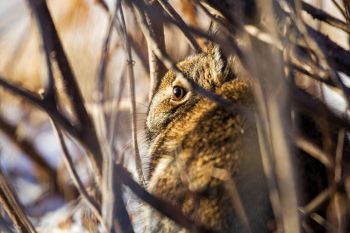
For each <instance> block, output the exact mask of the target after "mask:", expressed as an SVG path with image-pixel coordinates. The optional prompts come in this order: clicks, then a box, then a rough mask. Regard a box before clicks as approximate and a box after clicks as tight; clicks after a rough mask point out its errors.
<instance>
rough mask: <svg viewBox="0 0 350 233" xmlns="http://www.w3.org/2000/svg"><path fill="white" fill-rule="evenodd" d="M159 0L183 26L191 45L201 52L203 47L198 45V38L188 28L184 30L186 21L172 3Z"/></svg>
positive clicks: (183, 31)
mask: <svg viewBox="0 0 350 233" xmlns="http://www.w3.org/2000/svg"><path fill="white" fill-rule="evenodd" d="M158 2H159V3H160V5H161V6H162V7H163V8H164V10H165V11H166V12H167V13H168V14H169V15H170V16H171V17H173V18H174V20H176V21H178V22H179V25H182V27H179V29H180V30H181V31H182V33H183V34H184V35H185V37H186V39H187V40H188V42H189V44H190V45H191V47H192V48H193V49H194V50H195V51H196V52H197V53H199V52H201V51H202V49H201V47H200V46H199V45H198V43H197V41H196V39H195V38H194V37H193V36H192V35H191V34H190V33H189V31H188V30H184V29H185V26H186V23H185V22H184V21H183V19H182V18H181V16H180V15H179V14H178V13H177V12H176V10H175V9H174V8H173V7H172V6H171V5H170V3H169V2H168V0H158Z"/></svg>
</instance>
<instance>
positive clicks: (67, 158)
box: [52, 121, 103, 225]
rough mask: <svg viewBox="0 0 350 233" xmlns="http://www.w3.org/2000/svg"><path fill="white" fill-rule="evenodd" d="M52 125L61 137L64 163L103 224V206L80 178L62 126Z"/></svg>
mask: <svg viewBox="0 0 350 233" xmlns="http://www.w3.org/2000/svg"><path fill="white" fill-rule="evenodd" d="M52 126H53V128H54V129H55V132H56V134H57V137H58V139H59V142H60V145H61V148H62V151H63V161H64V164H65V166H66V168H67V170H68V172H69V174H70V177H71V179H72V180H73V183H74V185H75V187H76V188H77V189H78V191H79V193H80V194H81V196H82V198H83V200H84V201H85V202H86V204H87V205H88V206H89V207H90V209H91V210H92V212H93V213H94V215H95V217H96V218H97V219H98V220H99V221H100V223H101V224H102V225H103V219H102V217H101V207H100V206H99V204H98V203H97V202H96V200H94V198H93V197H91V196H90V195H89V194H88V192H87V191H86V189H85V187H84V184H83V182H82V181H81V180H80V178H79V175H78V172H77V171H76V169H75V167H74V162H73V160H72V158H71V155H70V153H69V150H68V147H67V145H66V142H65V140H64V137H63V134H62V132H61V130H60V128H59V127H58V126H57V125H56V124H55V123H54V122H53V121H52Z"/></svg>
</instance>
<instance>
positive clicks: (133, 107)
mask: <svg viewBox="0 0 350 233" xmlns="http://www.w3.org/2000/svg"><path fill="white" fill-rule="evenodd" d="M119 12H120V24H121V30H122V33H123V35H124V36H123V38H124V43H125V48H126V51H127V56H128V77H129V88H130V97H131V98H130V101H131V108H130V111H131V116H132V124H131V127H132V140H133V149H134V153H135V159H136V169H137V174H138V176H139V177H138V178H139V180H140V182H141V184H142V185H144V184H145V178H144V175H143V171H142V161H141V156H140V152H139V147H138V142H137V129H136V102H135V98H136V97H135V77H134V68H133V58H132V51H131V47H130V43H129V41H128V36H127V35H128V33H127V30H126V24H125V19H124V13H123V8H122V6H120V7H119Z"/></svg>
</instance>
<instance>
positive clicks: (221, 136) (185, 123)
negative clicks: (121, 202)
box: [146, 47, 270, 232]
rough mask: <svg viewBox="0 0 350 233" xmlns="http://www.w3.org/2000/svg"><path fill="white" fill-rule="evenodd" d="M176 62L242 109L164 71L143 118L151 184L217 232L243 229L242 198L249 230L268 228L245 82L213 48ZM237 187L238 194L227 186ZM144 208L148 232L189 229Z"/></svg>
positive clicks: (265, 196)
mask: <svg viewBox="0 0 350 233" xmlns="http://www.w3.org/2000/svg"><path fill="white" fill-rule="evenodd" d="M178 66H179V68H180V69H181V70H182V72H184V73H185V74H186V75H187V76H188V77H190V78H193V79H194V80H195V81H196V82H197V83H198V84H199V85H201V86H202V87H204V88H206V89H208V90H210V91H213V92H215V93H216V94H219V95H221V96H222V97H224V98H225V99H229V100H231V101H233V102H236V103H238V104H239V105H241V106H242V107H243V108H244V109H245V114H243V113H241V112H239V111H238V112H237V111H232V110H231V111H229V110H227V109H225V108H223V107H222V106H220V105H219V104H217V103H215V102H213V101H211V100H209V99H207V98H204V97H203V96H200V95H199V94H197V93H194V92H192V91H190V90H188V88H186V87H185V84H184V83H182V81H181V80H179V79H178V78H177V77H176V75H175V74H174V72H172V71H169V72H168V73H167V74H166V75H165V76H164V78H163V79H162V81H161V83H160V84H159V87H158V89H157V90H156V93H155V95H154V96H153V98H152V101H151V104H150V108H149V113H148V117H147V124H146V125H147V126H146V132H147V136H148V140H149V143H150V148H149V156H150V159H151V166H150V180H149V184H148V190H149V191H150V192H151V193H153V194H154V195H156V196H157V197H159V198H162V199H165V200H168V201H171V202H172V203H174V204H176V205H178V206H179V207H180V208H181V209H182V211H183V212H184V214H185V215H187V216H189V217H190V218H191V219H193V220H194V221H196V222H198V223H199V224H200V225H203V226H205V227H207V228H208V229H211V230H214V231H215V232H245V231H246V230H247V228H246V226H245V225H244V224H243V221H242V214H239V212H240V211H237V210H238V209H239V205H238V206H237V200H239V199H241V201H242V203H243V207H244V209H245V212H246V215H247V217H248V221H249V225H250V228H251V230H252V231H253V232H266V221H267V219H268V217H269V213H270V208H269V201H268V191H267V186H266V182H265V177H264V172H263V168H262V163H261V158H260V154H259V150H258V147H259V146H258V141H257V134H256V128H255V124H254V122H255V121H254V117H253V116H254V109H253V101H252V97H251V93H250V87H249V84H248V82H247V81H246V80H244V79H242V78H241V77H236V75H235V74H233V72H231V71H230V70H229V69H228V68H225V64H224V62H223V59H222V58H221V56H220V53H219V50H218V49H217V48H215V47H213V48H211V49H210V50H209V51H208V53H204V54H200V55H197V56H194V57H190V58H188V59H187V60H185V61H183V62H181V63H179V65H178ZM177 87H180V88H183V89H182V90H183V91H184V93H182V94H183V95H182V96H180V97H181V98H180V99H179V98H177V97H178V96H175V97H174V95H176V94H178V93H179V92H178V89H176V88H177ZM175 89H176V90H175ZM235 187H236V188H237V190H238V192H239V194H240V195H239V197H238V196H237V195H234V193H232V189H233V191H234V190H235ZM238 202H239V201H238ZM148 215H149V216H148V223H147V225H148V226H147V230H146V232H180V231H184V232H186V231H185V230H184V229H181V228H180V227H178V226H177V225H176V224H174V223H173V222H172V221H171V220H169V219H167V218H166V217H164V216H161V214H159V213H157V212H156V211H155V210H150V211H149V213H148Z"/></svg>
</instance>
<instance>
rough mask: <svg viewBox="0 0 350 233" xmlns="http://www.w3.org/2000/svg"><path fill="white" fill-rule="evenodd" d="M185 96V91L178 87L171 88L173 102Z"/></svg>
mask: <svg viewBox="0 0 350 233" xmlns="http://www.w3.org/2000/svg"><path fill="white" fill-rule="evenodd" d="M185 94H186V90H185V89H184V88H182V87H179V86H174V87H173V97H172V98H173V100H181V99H182V98H183V97H184V96H185Z"/></svg>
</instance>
